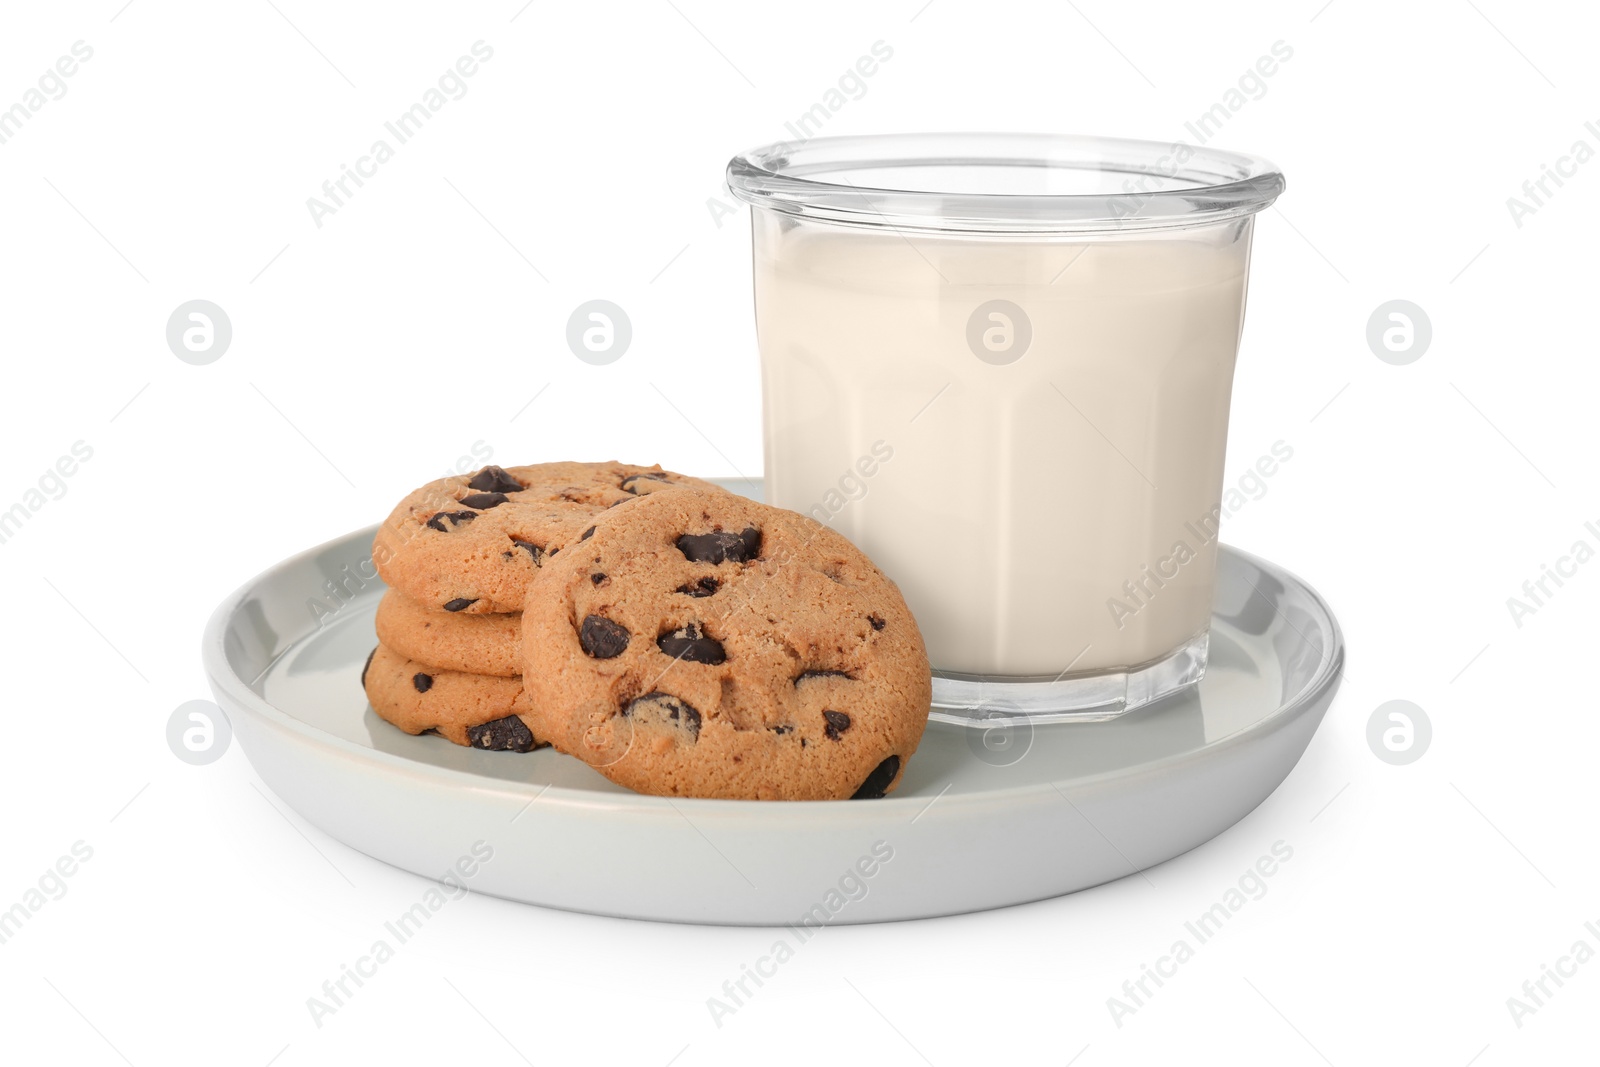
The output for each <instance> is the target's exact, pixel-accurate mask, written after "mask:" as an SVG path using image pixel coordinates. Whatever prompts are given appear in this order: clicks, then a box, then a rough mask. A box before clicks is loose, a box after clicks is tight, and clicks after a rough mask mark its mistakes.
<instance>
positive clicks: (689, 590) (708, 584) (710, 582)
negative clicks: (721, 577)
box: [678, 578, 717, 598]
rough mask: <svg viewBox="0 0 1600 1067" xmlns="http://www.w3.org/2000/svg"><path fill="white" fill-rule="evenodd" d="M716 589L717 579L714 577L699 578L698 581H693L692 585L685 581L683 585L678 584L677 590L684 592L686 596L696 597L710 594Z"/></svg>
mask: <svg viewBox="0 0 1600 1067" xmlns="http://www.w3.org/2000/svg"><path fill="white" fill-rule="evenodd" d="M716 591H717V580H716V579H715V578H701V579H700V580H699V581H697V582H695V583H693V584H692V585H691V584H687V583H686V584H684V585H680V586H678V592H680V593H683V594H685V595H687V596H692V597H696V598H698V597H703V596H710V595H711V594H713V593H715V592H716Z"/></svg>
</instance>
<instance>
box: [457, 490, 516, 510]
mask: <svg viewBox="0 0 1600 1067" xmlns="http://www.w3.org/2000/svg"><path fill="white" fill-rule="evenodd" d="M507 499H509V498H508V497H507V496H506V495H505V494H504V493H473V494H472V495H471V496H464V497H462V498H461V503H463V504H465V505H466V506H467V507H469V508H474V509H476V510H478V511H488V510H489V509H490V508H497V507H499V506H500V505H501V504H504V503H505V502H506V500H507Z"/></svg>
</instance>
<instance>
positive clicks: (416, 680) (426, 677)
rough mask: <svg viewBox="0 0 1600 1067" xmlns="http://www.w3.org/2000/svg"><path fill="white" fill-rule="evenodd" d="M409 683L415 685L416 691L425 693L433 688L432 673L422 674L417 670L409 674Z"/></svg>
mask: <svg viewBox="0 0 1600 1067" xmlns="http://www.w3.org/2000/svg"><path fill="white" fill-rule="evenodd" d="M411 684H412V685H414V686H416V689H417V692H419V693H426V692H427V691H428V690H430V689H432V688H433V675H431V674H423V673H421V672H420V671H419V672H418V673H416V674H413V675H412V676H411Z"/></svg>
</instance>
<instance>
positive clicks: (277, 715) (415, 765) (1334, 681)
mask: <svg viewBox="0 0 1600 1067" xmlns="http://www.w3.org/2000/svg"><path fill="white" fill-rule="evenodd" d="M380 525H382V524H381V523H373V524H372V525H370V526H365V527H362V528H359V529H356V530H352V531H350V532H349V533H345V534H342V535H340V536H337V537H332V538H329V539H328V540H326V541H323V542H322V543H320V544H317V545H313V546H311V547H309V548H306V549H303V550H302V551H300V552H297V553H295V554H294V555H292V556H288V557H285V558H284V559H281V560H279V561H278V562H276V563H274V564H272V565H271V566H269V567H266V568H265V569H263V570H261V571H260V572H258V573H257V574H255V575H254V576H252V577H251V578H250V579H249V580H248V581H246V582H245V583H243V584H242V585H240V586H239V587H238V588H237V589H235V590H234V591H233V592H231V593H229V594H228V595H227V596H226V597H224V598H223V600H222V602H221V603H220V604H218V605H217V607H216V608H215V609H214V610H213V611H212V613H211V617H210V618H209V619H208V620H207V622H206V626H205V630H204V633H203V636H202V638H201V648H200V660H201V665H202V666H203V668H204V669H205V673H206V677H207V679H208V680H209V681H210V683H211V686H212V690H213V694H214V695H216V696H218V697H223V696H226V697H227V698H228V700H229V701H231V702H232V704H233V705H234V706H237V707H239V708H242V709H243V710H244V711H245V712H246V713H247V714H249V715H251V716H253V717H255V718H256V719H257V720H258V721H260V722H261V723H262V724H264V725H267V726H269V727H273V728H276V729H278V730H280V731H284V732H287V733H289V734H292V735H296V737H297V738H298V740H300V741H302V742H304V743H308V744H314V745H319V746H321V747H323V748H326V749H331V750H332V751H333V752H335V753H337V754H338V755H339V756H341V757H344V758H346V759H350V760H354V761H356V762H359V763H364V764H367V765H369V766H370V767H371V768H373V769H375V770H378V771H381V772H384V773H392V774H400V775H405V776H408V777H410V776H422V777H425V778H428V779H431V780H434V781H437V782H439V783H441V784H449V785H452V786H459V787H470V788H472V789H474V790H477V791H480V792H485V791H487V792H498V793H503V794H505V795H506V796H508V797H510V798H512V799H514V800H518V801H521V800H529V799H530V797H531V799H542V800H550V801H559V802H561V803H562V804H564V805H566V806H572V807H626V808H628V809H630V810H638V811H641V813H642V812H663V813H668V814H673V815H677V814H679V812H678V811H677V810H676V809H677V806H678V805H683V804H689V805H692V806H693V809H692V810H695V811H697V812H699V813H700V814H704V815H708V816H718V817H720V816H729V817H744V816H749V815H752V814H754V813H755V812H757V811H762V812H772V811H774V810H777V811H782V812H800V813H805V812H811V813H815V812H818V811H822V810H827V811H830V812H833V813H834V814H844V813H845V811H860V812H861V813H862V814H863V815H866V814H867V813H868V812H869V811H870V812H872V813H875V814H880V815H881V814H888V813H889V812H892V811H896V810H905V811H910V810H911V809H913V808H915V807H917V806H918V805H926V804H928V803H929V801H928V799H927V798H925V797H922V796H910V795H900V794H894V795H890V796H887V797H882V798H880V799H878V800H877V801H875V802H873V804H871V805H851V806H849V807H848V808H846V809H840V808H839V806H838V805H839V802H838V801H832V800H791V801H785V802H783V803H780V804H774V803H772V802H770V801H762V800H724V799H716V798H710V797H660V796H652V795H649V794H645V793H632V792H628V793H617V794H609V793H608V794H599V793H595V792H593V791H592V790H587V789H581V788H575V787H573V786H563V785H555V784H544V785H540V784H537V783H534V782H521V781H517V780H515V779H507V778H488V777H485V776H483V775H480V774H474V773H473V772H471V771H463V770H457V769H455V768H451V767H441V766H438V765H436V764H428V763H423V762H421V761H418V760H414V759H411V758H410V757H407V756H403V755H400V754H398V753H393V752H385V751H383V750H382V749H378V748H373V747H370V746H367V745H362V744H359V743H358V742H355V741H351V740H349V739H347V738H343V737H340V736H338V735H337V734H333V733H329V732H328V731H326V730H323V729H321V728H320V727H317V726H313V725H312V724H310V723H308V722H306V721H305V720H303V719H299V718H296V717H295V716H293V715H290V714H289V713H288V712H286V711H283V710H282V709H280V708H278V707H276V706H274V705H273V704H272V703H271V702H270V701H268V700H267V699H266V698H264V697H262V696H260V695H258V694H257V693H256V692H255V690H254V689H252V688H251V686H250V684H249V683H248V682H246V681H245V680H244V679H243V678H241V677H240V676H239V674H238V673H237V672H236V671H235V670H234V669H233V666H232V664H230V663H229V662H228V657H227V651H226V646H225V642H224V635H225V634H226V632H227V629H228V624H229V622H230V621H231V619H232V618H233V615H234V613H235V612H236V611H237V609H238V606H239V605H240V604H241V603H242V602H243V601H244V600H245V598H246V597H248V596H250V595H251V594H252V593H253V592H255V590H256V589H257V588H258V587H260V586H261V585H262V584H264V583H265V582H266V581H268V580H269V579H270V578H271V577H272V576H273V575H275V574H276V573H278V572H280V571H282V570H284V569H285V568H288V567H291V566H293V565H295V564H297V563H299V562H301V561H303V560H306V559H308V558H310V557H312V556H315V555H318V554H320V553H323V552H326V551H327V550H329V549H330V548H332V547H333V546H335V545H340V544H344V543H347V542H350V541H352V540H357V539H367V540H370V539H371V537H372V536H373V535H374V534H375V533H376V532H377V530H378V527H379V526H380ZM1218 552H1219V554H1222V553H1227V554H1230V555H1233V556H1237V557H1239V558H1240V559H1242V560H1244V561H1245V562H1247V563H1251V564H1254V565H1255V566H1256V567H1258V568H1260V569H1262V570H1264V571H1266V572H1268V573H1271V574H1273V575H1275V576H1276V577H1278V578H1279V579H1280V580H1282V579H1287V580H1288V582H1290V583H1292V584H1293V585H1295V586H1297V587H1299V588H1300V590H1302V591H1303V592H1304V593H1305V594H1306V595H1307V596H1308V597H1309V598H1310V600H1311V602H1312V604H1313V605H1315V607H1316V608H1317V610H1318V611H1319V613H1320V614H1321V617H1322V619H1323V621H1324V622H1325V623H1326V625H1327V626H1328V628H1329V632H1330V642H1329V649H1328V651H1327V652H1326V653H1325V654H1324V656H1323V658H1322V661H1321V662H1320V663H1319V664H1318V666H1317V670H1316V673H1315V674H1314V675H1313V676H1312V678H1311V680H1310V681H1309V682H1308V683H1307V684H1306V686H1305V687H1304V688H1303V689H1302V690H1301V691H1300V692H1299V693H1298V694H1297V695H1296V696H1295V697H1294V698H1293V699H1292V700H1289V701H1286V702H1284V703H1282V704H1280V705H1279V706H1278V707H1277V708H1275V709H1274V710H1273V711H1272V712H1270V713H1269V714H1267V715H1266V716H1264V717H1263V718H1260V719H1257V720H1256V721H1255V722H1252V723H1251V724H1249V725H1248V726H1245V727H1243V728H1241V729H1239V730H1236V731H1234V732H1233V733H1231V734H1228V735H1227V736H1226V737H1223V738H1219V739H1218V740H1217V741H1215V742H1212V743H1208V744H1201V745H1199V746H1196V747H1193V748H1187V749H1184V750H1183V751H1181V752H1173V753H1168V754H1166V755H1164V756H1161V757H1159V758H1157V759H1154V760H1150V761H1148V762H1145V763H1138V764H1134V765H1131V766H1128V767H1123V768H1118V769H1116V770H1108V771H1100V772H1098V773H1096V774H1093V775H1088V776H1085V777H1079V778H1072V779H1069V780H1063V782H1062V783H1057V782H1056V781H1054V780H1051V781H1048V782H1046V783H1044V784H1042V785H1041V784H1031V785H1016V786H1006V787H1001V788H997V789H986V790H978V791H974V792H966V793H958V794H956V795H955V796H953V797H944V800H945V802H946V805H950V804H972V805H980V804H989V803H993V802H994V801H995V800H996V799H998V798H1003V797H1016V798H1022V797H1026V796H1029V795H1030V794H1035V793H1038V794H1040V795H1048V794H1052V793H1059V792H1060V789H1061V788H1062V787H1063V785H1064V786H1065V787H1066V788H1068V789H1072V790H1078V789H1090V788H1093V787H1096V786H1100V785H1103V784H1105V783H1106V782H1109V781H1115V780H1120V779H1130V780H1131V779H1134V778H1138V777H1143V776H1146V775H1149V774H1152V773H1156V774H1167V773H1171V772H1172V771H1173V770H1174V769H1175V768H1178V767H1181V766H1184V765H1186V764H1192V763H1199V762H1206V763H1209V762H1211V761H1213V760H1214V759H1216V758H1218V757H1219V756H1220V755H1221V754H1223V753H1226V752H1228V751H1231V750H1232V749H1235V748H1237V747H1239V746H1240V745H1244V744H1247V743H1251V742H1253V741H1255V740H1257V739H1258V738H1260V737H1262V736H1265V735H1267V734H1270V733H1273V732H1275V731H1276V730H1278V729H1281V728H1282V727H1284V726H1285V725H1287V724H1288V723H1291V722H1293V721H1295V720H1297V719H1299V718H1300V717H1301V716H1302V715H1304V714H1305V713H1306V712H1308V711H1310V710H1312V709H1314V708H1317V707H1319V706H1323V705H1324V703H1325V700H1327V699H1331V697H1332V691H1334V690H1337V688H1338V686H1339V683H1340V681H1341V680H1342V678H1343V674H1344V659H1345V642H1344V632H1343V629H1342V628H1341V627H1340V625H1339V620H1338V617H1337V616H1336V615H1335V614H1334V613H1333V610H1332V608H1331V607H1330V606H1329V604H1328V602H1327V600H1326V599H1325V598H1324V597H1323V596H1322V594H1321V593H1319V592H1318V591H1317V589H1316V587H1315V586H1313V585H1311V584H1310V583H1309V582H1307V581H1305V580H1304V579H1302V578H1301V577H1300V576H1299V575H1298V574H1295V573H1294V572H1293V571H1290V570H1288V569H1287V568H1285V567H1282V566H1279V565H1278V564H1276V563H1272V562H1271V561H1269V560H1266V559H1263V558H1262V557H1260V556H1257V555H1254V554H1253V553H1250V552H1246V551H1244V550H1243V549H1239V548H1235V547H1233V546H1232V545H1228V544H1225V543H1222V542H1219V543H1218ZM378 581H379V582H380V583H381V582H382V580H381V579H379V580H378ZM1257 592H1258V595H1259V590H1258V591H1257ZM1274 610H1275V611H1276V610H1277V609H1276V608H1274ZM306 636H308V635H306V634H304V633H302V634H300V635H299V636H297V637H295V638H294V639H293V640H292V641H290V643H289V646H288V647H287V648H285V649H284V650H283V651H282V652H279V653H278V656H276V657H274V658H273V661H272V662H273V663H276V662H277V661H278V659H279V658H281V657H282V656H283V655H285V654H287V653H288V651H289V650H290V649H291V648H293V647H295V646H296V645H298V644H299V643H300V642H301V641H303V640H305V638H306ZM268 669H270V665H269V667H268ZM264 673H265V671H263V674H264ZM223 710H224V712H225V713H226V712H227V711H228V709H227V708H224V709H223ZM1081 725H1082V724H1078V723H1052V724H1046V725H1044V726H1040V727H1037V728H1038V729H1060V730H1070V729H1073V728H1075V727H1080V726H1081ZM929 727H930V728H933V727H940V728H949V729H962V730H964V729H967V727H961V726H950V727H945V725H944V724H940V723H937V722H934V721H932V720H930V722H929ZM245 747H246V748H248V747H249V744H248V742H245ZM941 796H943V794H941ZM936 799H937V798H936ZM883 805H889V807H888V808H887V809H885V808H884V807H883Z"/></svg>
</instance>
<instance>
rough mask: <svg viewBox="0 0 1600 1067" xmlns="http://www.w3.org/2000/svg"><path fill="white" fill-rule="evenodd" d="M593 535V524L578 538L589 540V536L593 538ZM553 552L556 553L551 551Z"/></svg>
mask: <svg viewBox="0 0 1600 1067" xmlns="http://www.w3.org/2000/svg"><path fill="white" fill-rule="evenodd" d="M593 536H594V527H593V526H591V527H589V528H588V529H587V530H585V531H583V536H582V537H580V538H578V540H580V541H587V540H589V538H591V537H593ZM551 554H552V555H554V553H551Z"/></svg>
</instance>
